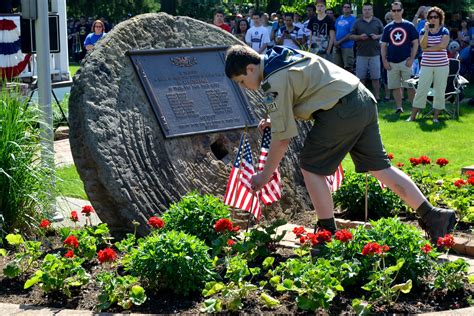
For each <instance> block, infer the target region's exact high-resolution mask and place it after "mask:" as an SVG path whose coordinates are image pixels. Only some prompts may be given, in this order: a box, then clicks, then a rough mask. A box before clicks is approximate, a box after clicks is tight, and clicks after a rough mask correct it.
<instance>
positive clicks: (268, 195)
mask: <svg viewBox="0 0 474 316" xmlns="http://www.w3.org/2000/svg"><path fill="white" fill-rule="evenodd" d="M271 141H272V133H271V129H270V127H266V128H265V129H264V130H263V136H262V148H261V150H260V157H259V158H258V165H257V171H259V172H261V171H262V170H263V168H264V167H265V163H266V162H267V156H268V151H269V150H270V142H271ZM259 198H260V200H261V201H262V203H263V204H264V205H270V204H272V203H273V202H275V201H278V200H279V199H280V198H281V176H280V172H279V171H278V168H277V169H276V170H275V171H274V172H273V174H272V177H271V178H270V181H268V183H267V184H266V185H265V186H264V187H263V188H262V189H261V190H260V192H259Z"/></svg>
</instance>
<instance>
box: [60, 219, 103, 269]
mask: <svg viewBox="0 0 474 316" xmlns="http://www.w3.org/2000/svg"><path fill="white" fill-rule="evenodd" d="M59 234H60V236H61V239H62V240H65V239H66V238H67V237H68V236H71V235H74V236H76V238H77V240H78V242H79V247H78V248H77V249H75V251H74V252H75V254H76V255H77V256H79V257H84V258H86V259H87V260H92V259H93V258H94V257H95V254H96V252H97V249H98V248H102V247H105V246H109V245H110V240H111V239H112V238H111V237H110V232H109V228H108V226H107V224H105V223H102V224H99V225H97V226H85V227H81V228H79V229H71V228H68V227H62V228H61V229H60V230H59Z"/></svg>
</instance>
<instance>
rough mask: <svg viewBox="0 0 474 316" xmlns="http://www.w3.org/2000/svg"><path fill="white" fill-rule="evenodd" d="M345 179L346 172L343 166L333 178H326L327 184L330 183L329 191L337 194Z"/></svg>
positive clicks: (340, 166) (338, 168)
mask: <svg viewBox="0 0 474 316" xmlns="http://www.w3.org/2000/svg"><path fill="white" fill-rule="evenodd" d="M343 179H344V170H342V164H340V165H339V167H337V170H336V172H335V173H334V174H333V175H332V176H326V182H327V183H328V186H329V190H331V192H333V193H334V192H336V191H337V189H339V187H340V186H341V184H342V180H343Z"/></svg>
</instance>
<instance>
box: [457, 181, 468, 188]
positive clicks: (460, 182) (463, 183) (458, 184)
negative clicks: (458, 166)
mask: <svg viewBox="0 0 474 316" xmlns="http://www.w3.org/2000/svg"><path fill="white" fill-rule="evenodd" d="M466 183H467V182H466V181H464V179H459V180H456V181H454V185H455V186H456V187H458V188H460V187H462V186H463V185H466Z"/></svg>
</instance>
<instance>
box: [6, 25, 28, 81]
mask: <svg viewBox="0 0 474 316" xmlns="http://www.w3.org/2000/svg"><path fill="white" fill-rule="evenodd" d="M30 56H31V55H29V54H28V55H25V54H23V53H22V52H21V40H20V18H19V17H7V18H6V17H1V18H0V78H2V79H7V80H9V79H12V78H14V77H16V76H18V75H19V74H20V73H21V72H22V71H23V70H24V69H25V68H26V66H27V65H28V61H29V60H30Z"/></svg>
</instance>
